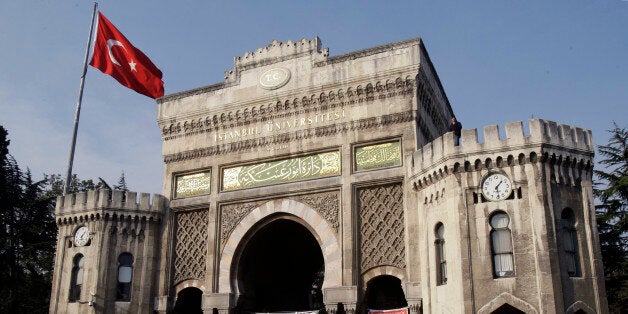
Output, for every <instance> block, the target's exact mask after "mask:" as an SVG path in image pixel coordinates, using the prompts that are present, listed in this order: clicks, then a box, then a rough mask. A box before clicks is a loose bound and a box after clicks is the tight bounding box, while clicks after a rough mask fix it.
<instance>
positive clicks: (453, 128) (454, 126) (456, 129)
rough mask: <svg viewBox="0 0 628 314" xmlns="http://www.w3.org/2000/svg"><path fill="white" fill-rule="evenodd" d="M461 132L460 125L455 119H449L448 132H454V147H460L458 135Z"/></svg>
mask: <svg viewBox="0 0 628 314" xmlns="http://www.w3.org/2000/svg"><path fill="white" fill-rule="evenodd" d="M461 131H462V123H460V122H458V120H456V117H455V116H454V117H451V124H450V125H449V132H454V145H456V146H458V145H460V134H461Z"/></svg>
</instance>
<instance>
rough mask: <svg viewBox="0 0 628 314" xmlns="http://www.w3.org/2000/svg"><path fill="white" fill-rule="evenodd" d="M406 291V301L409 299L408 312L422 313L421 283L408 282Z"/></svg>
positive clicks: (411, 313) (410, 313)
mask: <svg viewBox="0 0 628 314" xmlns="http://www.w3.org/2000/svg"><path fill="white" fill-rule="evenodd" d="M404 293H405V294H406V301H408V313H409V314H420V313H422V312H423V309H422V307H423V299H422V298H421V283H419V282H407V283H406V286H405V291H404Z"/></svg>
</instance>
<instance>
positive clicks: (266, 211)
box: [218, 199, 342, 293]
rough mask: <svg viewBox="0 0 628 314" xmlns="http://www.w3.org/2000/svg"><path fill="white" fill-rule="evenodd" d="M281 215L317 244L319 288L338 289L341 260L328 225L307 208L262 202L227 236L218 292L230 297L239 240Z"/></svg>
mask: <svg viewBox="0 0 628 314" xmlns="http://www.w3.org/2000/svg"><path fill="white" fill-rule="evenodd" d="M276 214H285V215H290V216H293V217H296V218H297V221H298V222H299V223H301V224H302V225H304V226H305V227H306V228H307V229H309V230H310V231H311V232H312V234H313V235H314V237H315V238H316V240H317V241H318V243H319V245H320V247H321V251H322V253H323V259H324V260H325V280H324V281H323V288H328V287H337V286H341V285H342V276H341V275H342V274H341V269H342V263H341V262H342V260H341V250H340V245H339V242H338V239H337V237H336V233H335V231H334V229H333V228H332V226H331V225H329V223H328V222H327V221H326V220H325V219H324V218H323V216H321V215H320V214H319V213H318V212H317V211H316V210H315V209H313V208H311V207H310V206H308V205H306V204H304V203H301V202H298V201H295V200H292V199H277V200H273V201H269V202H266V203H264V204H262V205H260V206H258V207H256V208H254V209H253V210H251V211H250V212H249V213H248V214H247V215H246V216H244V218H242V220H240V223H239V224H238V226H237V227H236V228H235V229H234V230H233V232H232V233H231V234H230V235H229V238H228V239H227V241H226V243H225V246H224V248H223V250H222V253H221V255H220V264H219V274H218V292H219V293H231V292H234V291H232V286H233V284H234V282H233V280H232V279H233V278H232V265H233V262H234V257H235V258H239V257H240V256H238V255H237V250H238V247H239V246H240V244H241V242H242V240H243V239H244V238H245V236H246V235H247V233H248V231H249V230H251V229H252V228H253V227H254V226H255V225H256V224H258V223H259V222H260V221H262V220H264V219H265V218H267V217H269V216H271V215H276Z"/></svg>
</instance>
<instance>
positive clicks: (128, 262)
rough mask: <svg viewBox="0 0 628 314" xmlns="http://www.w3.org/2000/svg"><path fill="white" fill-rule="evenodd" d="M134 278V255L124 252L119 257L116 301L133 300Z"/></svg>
mask: <svg viewBox="0 0 628 314" xmlns="http://www.w3.org/2000/svg"><path fill="white" fill-rule="evenodd" d="M132 279H133V255H131V254H130V253H122V254H120V256H119V257H118V287H117V289H116V301H131V280H132Z"/></svg>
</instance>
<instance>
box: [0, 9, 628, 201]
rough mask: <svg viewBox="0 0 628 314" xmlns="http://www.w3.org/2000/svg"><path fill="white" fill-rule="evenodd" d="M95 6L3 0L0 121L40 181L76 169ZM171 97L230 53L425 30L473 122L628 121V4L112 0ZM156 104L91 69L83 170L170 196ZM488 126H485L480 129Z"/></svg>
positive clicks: (467, 121) (356, 42)
mask: <svg viewBox="0 0 628 314" xmlns="http://www.w3.org/2000/svg"><path fill="white" fill-rule="evenodd" d="M92 5H93V3H91V2H87V1H32V0H21V1H8V0H5V1H2V2H0V42H2V45H0V125H3V126H4V127H5V128H7V129H8V131H9V138H10V139H11V145H10V146H9V149H10V152H11V153H12V155H13V156H14V157H15V158H16V159H17V161H18V162H19V164H20V166H21V167H22V168H26V167H29V168H30V169H31V171H32V172H33V175H34V176H35V178H41V177H42V175H43V173H65V171H66V165H67V159H68V153H69V145H70V137H71V131H72V123H73V119H74V110H75V106H76V99H77V94H78V88H79V82H80V74H81V69H82V63H83V57H84V52H85V44H86V41H87V35H88V30H89V22H90V18H91V11H92ZM99 10H101V11H102V12H103V14H105V16H107V18H109V20H110V21H111V22H112V23H114V24H115V25H116V26H117V27H118V29H120V30H121V31H122V33H124V34H125V35H126V37H127V38H128V39H129V40H130V41H131V42H132V43H133V44H134V45H135V46H136V47H138V48H139V49H141V50H142V51H143V52H144V53H145V54H146V55H148V56H149V57H150V58H151V59H152V61H153V62H154V63H155V64H156V65H157V66H158V67H159V68H160V69H161V70H162V72H163V73H164V82H165V90H166V94H169V93H175V92H179V91H183V90H188V89H192V88H196V87H200V86H204V85H209V84H214V83H217V82H220V81H222V80H223V73H224V71H226V70H230V69H232V67H233V57H235V56H241V55H243V54H244V53H245V52H246V51H255V50H256V49H257V48H260V47H263V46H266V45H268V43H270V42H271V41H272V40H273V39H278V40H280V41H287V40H293V41H296V40H299V39H301V38H304V37H305V38H308V39H311V38H313V37H314V36H316V35H318V36H319V37H320V38H321V40H322V42H323V46H324V47H329V49H330V55H332V56H333V55H338V54H343V53H347V52H351V51H355V50H359V49H364V48H369V47H372V46H376V45H382V44H386V43H390V42H394V41H399V40H404V39H408V38H414V37H422V38H423V40H424V42H425V45H426V47H427V50H428V52H429V54H430V58H431V59H432V62H433V63H434V66H435V67H436V70H437V72H438V74H439V77H440V79H441V82H442V84H443V87H444V88H445V91H446V92H447V96H448V98H449V100H450V102H451V105H452V107H453V109H454V112H455V113H456V115H457V116H458V117H459V120H460V121H462V123H463V128H478V129H480V130H481V129H482V128H483V126H484V125H488V124H498V125H500V126H503V125H505V123H506V122H509V121H517V120H527V119H529V118H530V117H532V116H533V117H537V118H543V119H548V120H554V121H557V122H559V123H566V124H571V125H576V126H580V127H583V128H587V129H590V130H592V131H593V135H594V140H595V142H596V144H604V143H605V142H606V140H607V138H608V134H607V133H606V131H605V130H608V129H609V128H610V127H611V126H612V123H613V121H615V122H617V123H618V124H619V125H620V126H624V127H626V126H627V125H628V123H627V122H628V1H622V0H609V1H581V0H571V1H124V2H123V1H106V2H105V1H103V2H101V3H99ZM156 117H157V105H156V103H155V101H154V100H152V99H150V98H148V97H145V96H142V95H140V94H137V93H135V92H133V91H131V90H129V89H126V88H125V87H122V86H121V85H119V84H118V83H117V82H116V81H115V80H114V79H113V78H111V77H109V76H107V75H104V74H102V73H101V72H99V71H98V70H96V69H94V68H91V67H90V68H89V69H88V72H87V80H86V85H85V94H84V98H83V107H82V112H81V122H80V127H79V137H78V143H77V150H76V157H75V163H74V171H75V173H78V174H79V176H80V177H81V178H97V177H102V178H104V179H105V180H107V181H108V182H109V183H115V182H116V181H117V179H118V177H119V176H120V173H121V172H122V171H124V172H125V174H126V178H127V183H128V185H129V186H130V187H131V189H133V190H136V191H142V192H151V193H161V189H162V176H163V161H162V157H161V136H160V131H159V128H158V126H157V122H156ZM480 133H481V132H480Z"/></svg>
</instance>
